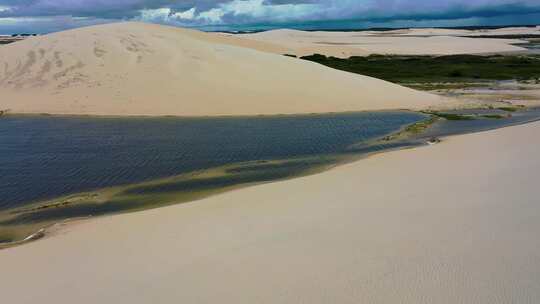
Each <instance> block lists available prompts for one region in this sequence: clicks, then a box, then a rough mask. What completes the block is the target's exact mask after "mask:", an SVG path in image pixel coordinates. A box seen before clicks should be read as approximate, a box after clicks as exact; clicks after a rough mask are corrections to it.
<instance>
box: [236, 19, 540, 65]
mask: <svg viewBox="0 0 540 304" xmlns="http://www.w3.org/2000/svg"><path fill="white" fill-rule="evenodd" d="M537 34H538V35H540V27H536V28H534V27H533V28H506V29H498V30H474V31H471V30H457V29H430V28H426V29H399V30H393V31H361V32H333V31H332V32H324V31H317V32H306V31H298V30H288V29H280V30H273V31H267V32H260V33H253V34H241V35H237V36H239V37H242V38H244V39H249V40H253V41H257V42H260V43H272V44H274V49H278V48H285V49H286V52H287V53H289V54H294V55H297V56H305V55H312V54H315V53H319V54H325V55H328V56H335V57H340V58H348V57H350V56H367V55H370V54H398V55H454V54H482V53H496V52H514V51H524V50H525V49H524V48H522V47H519V46H515V45H513V44H516V43H526V41H522V40H518V39H498V38H497V39H491V38H488V39H474V38H473V37H475V36H501V35H537ZM464 36H467V37H464ZM280 52H283V51H281V50H280Z"/></svg>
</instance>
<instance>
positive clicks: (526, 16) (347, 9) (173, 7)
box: [0, 0, 540, 34]
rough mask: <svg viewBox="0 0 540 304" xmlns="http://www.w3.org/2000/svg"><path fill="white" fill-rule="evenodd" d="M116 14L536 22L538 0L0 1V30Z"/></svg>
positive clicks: (115, 17) (239, 25)
mask: <svg viewBox="0 0 540 304" xmlns="http://www.w3.org/2000/svg"><path fill="white" fill-rule="evenodd" d="M122 20H135V21H145V22H154V23H161V24H169V25H176V26H188V27H198V28H201V29H206V30H259V29H269V28H278V27H289V28H301V29H320V28H371V27H413V26H416V27H426V26H441V27H452V26H478V25H513V24H540V0H378V1H377V0H0V34H11V33H17V32H19V33H20V32H31V33H47V32H54V31H59V30H63V29H69V28H74V27H80V26H86V25H92V24H100V23H107V22H116V21H122Z"/></svg>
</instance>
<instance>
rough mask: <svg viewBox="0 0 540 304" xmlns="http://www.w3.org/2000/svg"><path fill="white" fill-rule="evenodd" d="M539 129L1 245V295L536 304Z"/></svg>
mask: <svg viewBox="0 0 540 304" xmlns="http://www.w3.org/2000/svg"><path fill="white" fill-rule="evenodd" d="M539 132H540V123H534V124H530V125H525V126H519V127H512V128H507V129H502V130H496V131H491V132H486V133H481V134H474V135H467V136H462V137H456V138H451V139H450V140H448V141H445V142H443V143H442V144H440V145H436V146H430V147H424V148H419V149H414V150H407V151H398V152H391V153H386V154H382V155H379V156H376V157H372V158H369V159H367V160H362V161H359V162H357V163H354V164H350V165H347V166H343V167H339V168H336V169H333V170H331V171H329V172H325V173H323V174H319V175H315V176H310V177H306V178H299V179H295V180H291V181H285V182H278V183H273V184H267V185H262V186H257V187H252V188H248V189H242V190H239V191H235V192H230V193H227V194H224V195H220V196H216V197H213V198H210V199H205V200H202V201H199V202H193V203H189V204H184V205H178V206H173V207H167V208H162V209H156V210H150V211H145V212H140V213H133V214H127V215H120V216H112V217H106V218H99V219H95V220H92V221H88V222H86V223H82V224H79V225H76V226H73V227H72V228H71V231H68V232H66V233H62V234H60V235H56V236H53V237H51V238H48V239H44V240H41V241H38V242H35V243H31V244H28V245H24V246H21V247H16V248H12V249H7V250H2V251H0V265H2V275H1V276H0V286H2V300H3V301H4V302H6V303H11V304H18V303H36V301H37V302H39V303H44V304H45V303H81V304H83V303H110V302H117V303H131V304H135V303H149V302H152V303H172V302H175V303H354V304H357V303H411V304H413V303H414V304H422V303H426V304H427V303H441V304H442V303H451V304H455V303H486V304H498V303H500V304H502V303H537V302H538V300H539V299H540V289H539V288H538V282H540V238H538V237H537V232H538V231H540V204H539V201H538V180H540V159H539V158H538V155H540V144H539V141H538V134H539Z"/></svg>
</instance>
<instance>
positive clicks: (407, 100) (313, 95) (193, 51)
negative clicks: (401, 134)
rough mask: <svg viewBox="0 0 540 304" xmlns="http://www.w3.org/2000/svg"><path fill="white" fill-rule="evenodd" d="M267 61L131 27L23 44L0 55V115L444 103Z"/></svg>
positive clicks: (268, 49) (234, 48) (183, 32)
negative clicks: (6, 111)
mask: <svg viewBox="0 0 540 304" xmlns="http://www.w3.org/2000/svg"><path fill="white" fill-rule="evenodd" d="M278 50H279V48H278ZM273 52H276V49H275V48H273V47H272V46H271V45H269V44H266V43H264V42H258V41H250V40H247V39H240V38H238V37H226V36H223V35H222V34H216V33H203V32H200V31H195V30H187V29H181V28H175V27H170V26H161V25H151V24H144V23H135V22H122V23H114V24H108V25H98V26H91V27H86V28H80V29H75V30H70V31H64V32H59V33H54V34H50V35H43V36H39V37H32V38H28V39H26V40H24V41H20V42H17V43H12V44H9V45H6V46H2V47H1V48H0V66H2V69H0V94H1V95H2V100H1V101H0V110H10V111H11V112H13V113H49V114H93V115H176V116H215V115H261V114H267V115H269V114H297V113H326V112H344V111H362V110H384V109H402V108H407V109H419V108H426V107H429V106H434V105H437V104H439V103H441V102H444V101H445V99H443V98H441V97H438V96H436V95H433V94H429V93H424V92H418V91H415V90H412V89H408V88H404V87H401V86H399V85H395V84H392V83H389V82H385V81H382V80H378V79H374V78H370V77H367V76H362V75H357V74H352V73H346V72H341V71H336V70H333V69H330V68H327V67H324V66H322V65H319V64H315V63H311V62H306V61H300V60H296V59H293V58H288V57H286V56H282V55H281V53H282V52H281V51H279V52H278V54H279V55H278V54H274V53H273ZM285 71H286V72H285ZM397 96H399V98H396V97H397Z"/></svg>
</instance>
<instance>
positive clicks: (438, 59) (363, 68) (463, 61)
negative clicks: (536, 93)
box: [301, 54, 540, 87]
mask: <svg viewBox="0 0 540 304" xmlns="http://www.w3.org/2000/svg"><path fill="white" fill-rule="evenodd" d="M301 58H302V59H305V60H309V61H314V62H318V63H320V64H323V65H326V66H328V67H332V68H335V69H338V70H343V71H348V72H352V73H358V74H363V75H368V76H372V77H375V78H379V79H384V80H387V81H392V82H397V83H401V84H404V85H410V86H411V87H414V86H415V85H416V86H418V85H419V84H425V83H460V82H461V83H466V82H471V81H480V80H510V79H518V80H529V79H537V78H538V77H540V56H535V55H522V56H502V55H491V56H478V55H451V56H397V55H370V56H367V57H360V56H353V57H350V58H347V59H341V58H336V57H327V56H324V55H320V54H315V55H311V56H304V57H301Z"/></svg>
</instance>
